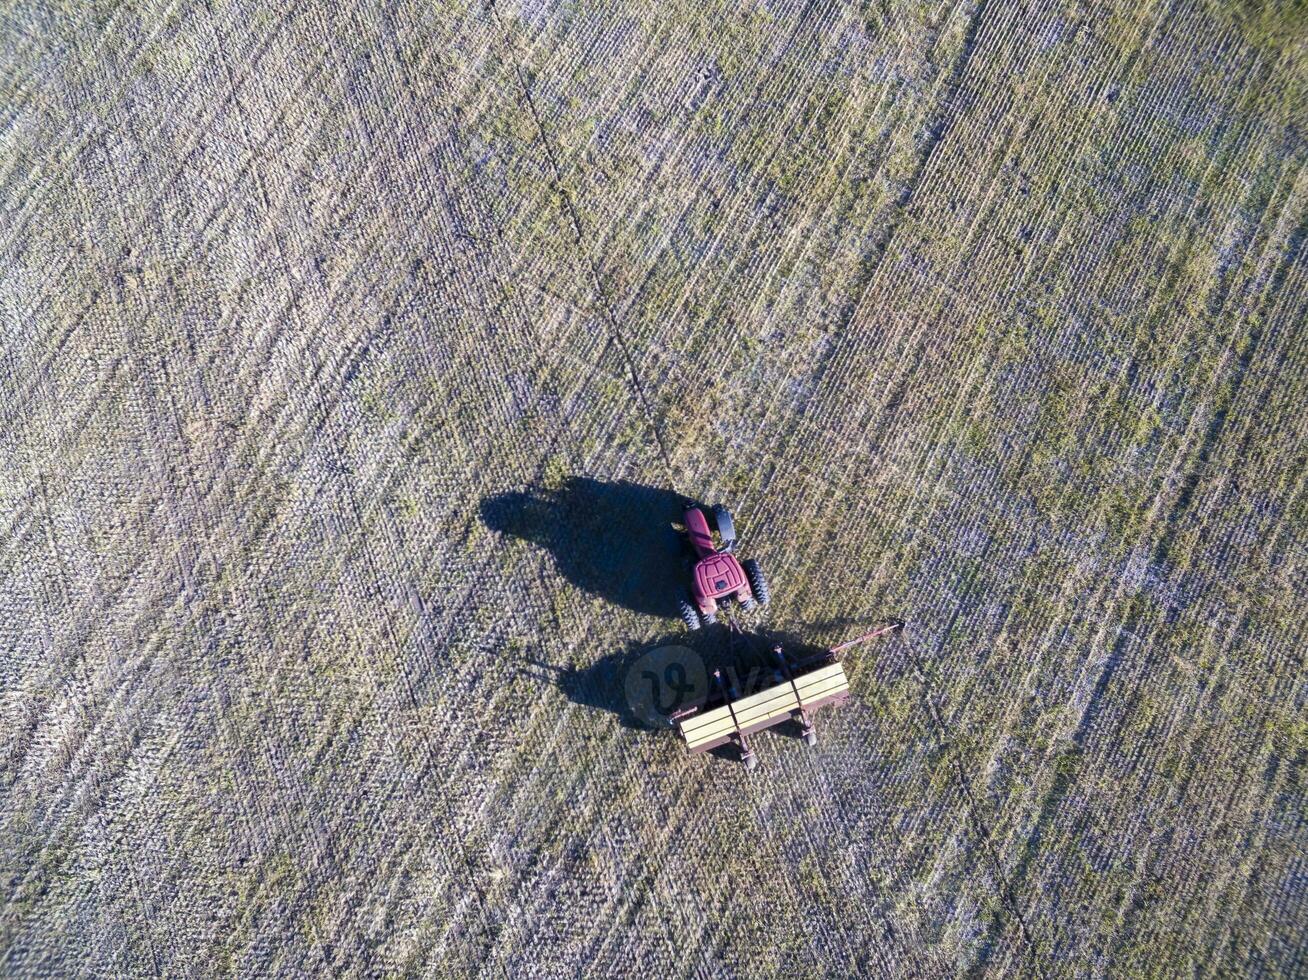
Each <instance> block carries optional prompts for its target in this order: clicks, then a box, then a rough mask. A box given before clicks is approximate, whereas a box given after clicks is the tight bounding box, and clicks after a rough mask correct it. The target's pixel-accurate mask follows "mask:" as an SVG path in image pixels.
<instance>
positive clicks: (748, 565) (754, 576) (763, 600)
mask: <svg viewBox="0 0 1308 980" xmlns="http://www.w3.org/2000/svg"><path fill="white" fill-rule="evenodd" d="M740 564H741V567H742V568H744V569H745V577H746V578H747V579H749V587H750V589H751V590H752V591H753V593H754V598H755V599H757V600H758V604H759V605H760V606H766V605H767V604H768V602H770V601H771V599H772V593H771V591H769V589H768V580H767V579H766V578H764V577H763V569H761V568H759V567H758V562H756V561H755V560H754V559H753V558H747V559H746V560H745V561H742V562H741V563H740Z"/></svg>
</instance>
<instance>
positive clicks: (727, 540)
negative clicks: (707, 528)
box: [713, 504, 736, 551]
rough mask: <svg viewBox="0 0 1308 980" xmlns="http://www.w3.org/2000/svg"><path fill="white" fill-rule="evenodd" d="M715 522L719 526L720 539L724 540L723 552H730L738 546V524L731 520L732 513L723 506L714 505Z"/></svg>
mask: <svg viewBox="0 0 1308 980" xmlns="http://www.w3.org/2000/svg"><path fill="white" fill-rule="evenodd" d="M713 521H714V523H715V524H717V526H718V537H720V538H721V539H722V550H723V551H730V550H731V549H732V548H734V547H735V546H736V523H735V521H733V520H732V519H731V511H729V510H727V508H726V507H725V506H723V505H722V504H714V505H713Z"/></svg>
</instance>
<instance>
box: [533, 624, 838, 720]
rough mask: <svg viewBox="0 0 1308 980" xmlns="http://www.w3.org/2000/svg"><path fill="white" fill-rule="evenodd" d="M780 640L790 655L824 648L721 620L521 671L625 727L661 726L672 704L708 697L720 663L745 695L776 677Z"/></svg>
mask: <svg viewBox="0 0 1308 980" xmlns="http://www.w3.org/2000/svg"><path fill="white" fill-rule="evenodd" d="M778 645H780V646H781V647H783V648H784V649H785V651H786V654H787V655H788V656H790V657H791V658H793V659H803V658H806V657H809V656H814V655H818V654H822V653H824V652H825V648H822V647H817V646H814V645H813V644H811V643H807V642H806V641H804V640H803V639H801V638H800V637H798V636H796V635H794V634H792V633H784V632H778V631H774V630H759V631H757V632H753V633H732V632H731V631H730V630H729V629H728V628H727V627H726V626H723V625H717V626H710V627H707V628H705V629H702V630H697V631H695V632H673V633H667V634H664V635H662V636H659V637H657V638H655V639H653V640H645V641H640V642H635V643H630V644H628V645H627V646H626V647H624V648H622V649H620V650H617V651H615V652H613V653H611V654H608V655H607V656H604V657H601V658H600V659H599V660H597V661H596V662H595V663H593V664H591V665H590V666H589V667H586V668H578V667H576V666H573V665H567V666H556V665H554V664H549V663H546V662H544V661H541V660H535V659H528V660H527V662H526V665H525V666H524V671H525V672H526V673H527V674H528V676H530V677H532V678H533V679H535V680H538V681H542V682H545V683H548V684H552V685H553V686H555V687H557V688H558V689H559V691H561V692H562V693H563V695H564V696H565V697H566V698H567V699H568V700H569V701H571V702H573V703H574V704H578V705H581V706H583V707H586V708H592V709H595V710H597V711H603V712H607V713H609V714H612V715H614V716H615V717H616V718H617V720H618V723H619V724H620V725H622V726H623V727H624V728H631V729H637V730H643V731H659V730H663V729H670V728H672V726H673V723H672V720H671V717H670V716H671V715H672V714H674V713H675V712H677V711H680V710H681V709H682V708H687V707H691V706H692V705H696V704H702V703H703V702H704V699H705V697H706V696H707V695H709V693H710V691H711V690H712V686H713V680H712V677H713V672H714V671H715V670H720V671H721V672H722V675H723V678H724V679H725V680H726V681H727V683H729V684H731V685H733V686H735V688H736V690H737V695H738V696H741V697H743V696H746V695H747V694H749V693H751V692H752V691H753V690H757V689H761V688H762V687H766V686H768V685H769V684H774V683H779V682H780V681H781V680H782V676H781V675H780V674H779V673H778V672H777V662H776V660H775V659H774V658H773V656H772V652H771V651H772V649H773V647H775V646H778ZM783 731H784V729H783ZM797 733H798V728H796V734H797Z"/></svg>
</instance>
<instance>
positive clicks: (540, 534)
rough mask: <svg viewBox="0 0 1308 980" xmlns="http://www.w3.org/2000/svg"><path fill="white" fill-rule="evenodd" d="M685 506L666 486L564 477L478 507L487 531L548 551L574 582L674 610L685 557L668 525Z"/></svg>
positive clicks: (666, 612)
mask: <svg viewBox="0 0 1308 980" xmlns="http://www.w3.org/2000/svg"><path fill="white" fill-rule="evenodd" d="M683 504H684V500H683V498H682V497H681V496H679V495H678V494H676V493H674V492H673V491H671V490H662V489H659V488H657V487H648V486H643V485H641V484H638V483H629V482H627V481H625V480H622V481H617V482H605V481H602V480H593V479H590V478H589V477H570V478H569V479H568V480H567V481H566V482H565V483H564V484H563V485H562V486H560V487H558V488H557V489H551V490H535V489H533V490H528V491H521V492H511V493H501V494H496V495H495V496H492V497H487V498H485V499H483V500H482V502H481V508H480V512H481V519H482V521H483V522H484V523H485V525H486V526H487V527H488V528H490V529H491V530H492V531H496V532H498V533H500V534H506V535H511V536H512V537H515V538H522V539H524V540H526V541H531V542H533V543H535V544H537V545H539V546H540V547H542V548H544V549H545V550H546V551H548V552H549V553H550V556H551V557H552V558H553V560H554V566H555V568H557V569H558V571H559V574H560V575H562V576H563V577H564V578H566V579H567V580H568V581H569V582H571V583H572V584H574V585H576V586H577V587H578V588H580V589H583V590H584V591H586V592H589V593H591V594H592V595H597V596H600V597H601V598H603V599H606V600H607V601H609V602H612V603H616V604H617V605H620V606H624V607H626V608H627V609H631V610H634V611H635V612H639V613H645V614H648V615H652V616H676V615H677V599H678V598H680V595H681V592H682V589H683V587H684V584H685V581H686V559H685V552H684V550H683V545H682V542H681V538H680V535H678V534H677V532H676V531H675V530H674V529H673V528H672V524H673V523H674V522H677V521H680V520H681V517H682V513H683V510H682V507H683Z"/></svg>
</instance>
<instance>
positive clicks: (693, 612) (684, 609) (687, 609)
mask: <svg viewBox="0 0 1308 980" xmlns="http://www.w3.org/2000/svg"><path fill="white" fill-rule="evenodd" d="M677 612H679V613H680V614H681V621H682V622H683V623H685V624H686V629H688V630H697V629H699V627H700V622H699V610H698V609H696V608H695V607H694V606H693V605H691V604H690V603H689V602H687V601H686V600H685V599H682V600H681V601H680V602H678V603H677Z"/></svg>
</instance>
